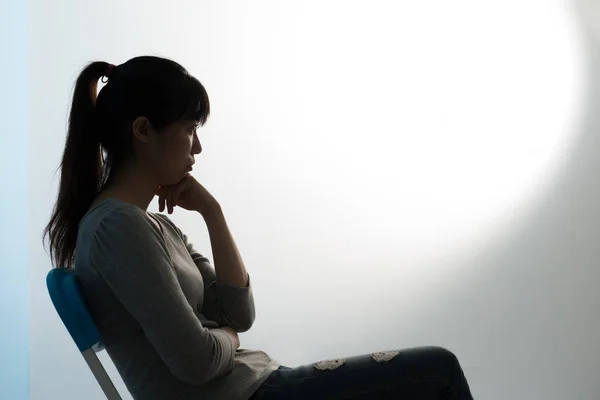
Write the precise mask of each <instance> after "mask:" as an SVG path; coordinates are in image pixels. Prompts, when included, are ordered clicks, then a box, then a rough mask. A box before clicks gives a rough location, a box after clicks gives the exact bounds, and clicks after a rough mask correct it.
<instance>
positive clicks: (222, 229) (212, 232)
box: [202, 205, 249, 288]
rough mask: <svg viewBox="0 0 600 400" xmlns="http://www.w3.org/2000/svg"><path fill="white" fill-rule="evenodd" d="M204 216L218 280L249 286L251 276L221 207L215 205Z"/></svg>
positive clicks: (222, 282) (240, 286) (224, 282)
mask: <svg viewBox="0 0 600 400" xmlns="http://www.w3.org/2000/svg"><path fill="white" fill-rule="evenodd" d="M202 216H203V217H204V221H205V222H206V227H207V228H208V234H209V237H210V244H211V248H212V253H213V258H214V265H215V272H216V274H217V282H218V283H220V284H224V285H229V286H236V287H239V288H245V287H248V283H249V277H248V272H247V271H246V266H245V265H244V261H243V260H242V257H241V255H240V252H239V250H238V248H237V245H236V244H235V240H234V239H233V236H232V235H231V232H230V230H229V227H228V226H227V222H226V220H225V216H224V215H223V212H222V211H221V207H220V206H218V205H215V206H213V207H212V209H211V210H210V211H208V212H205V213H204V215H202Z"/></svg>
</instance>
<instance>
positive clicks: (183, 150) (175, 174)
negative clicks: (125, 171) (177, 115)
mask: <svg viewBox="0 0 600 400" xmlns="http://www.w3.org/2000/svg"><path fill="white" fill-rule="evenodd" d="M197 130H198V123H197V122H196V121H190V120H182V121H177V122H175V123H173V124H171V125H169V126H167V127H166V128H165V129H162V130H160V131H155V130H154V129H153V128H151V127H150V129H149V132H148V134H147V143H145V146H144V148H143V151H142V152H143V159H144V164H145V166H144V167H145V168H147V169H149V170H150V171H152V174H153V175H154V176H155V177H156V180H157V182H158V184H159V185H172V184H175V183H177V182H179V181H180V180H181V179H183V178H184V177H185V175H186V174H187V173H188V172H190V171H191V170H192V165H193V164H194V163H195V160H194V156H195V155H196V154H200V153H201V152H202V145H201V144H200V140H199V139H198V134H197Z"/></svg>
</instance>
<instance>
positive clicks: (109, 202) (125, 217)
mask: <svg viewBox="0 0 600 400" xmlns="http://www.w3.org/2000/svg"><path fill="white" fill-rule="evenodd" d="M143 213H144V211H143V210H142V209H140V208H139V207H136V206H134V205H132V204H129V203H125V202H122V201H120V200H116V199H112V198H106V199H103V200H101V201H99V202H97V203H95V204H94V205H92V207H90V209H89V210H88V212H87V213H86V214H85V215H84V217H83V218H82V219H81V222H80V223H79V231H80V232H81V231H88V232H89V231H96V230H98V229H99V228H100V227H101V226H103V225H107V224H108V225H114V224H118V225H121V224H126V223H131V222H132V221H133V222H135V221H137V222H140V221H143V218H144V215H143Z"/></svg>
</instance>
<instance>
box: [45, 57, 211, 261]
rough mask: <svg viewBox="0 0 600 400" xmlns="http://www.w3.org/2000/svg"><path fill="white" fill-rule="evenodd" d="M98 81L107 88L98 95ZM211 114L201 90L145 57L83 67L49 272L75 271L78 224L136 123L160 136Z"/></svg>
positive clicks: (175, 68) (52, 228) (128, 151)
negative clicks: (181, 122) (54, 269)
mask: <svg viewBox="0 0 600 400" xmlns="http://www.w3.org/2000/svg"><path fill="white" fill-rule="evenodd" d="M102 77H106V78H107V79H108V81H107V83H106V85H105V86H104V87H103V88H102V89H101V90H100V92H99V93H98V92H97V87H98V80H99V79H100V78H102ZM97 93H98V94H97ZM209 113H210V104H209V100H208V94H207V93H206V90H205V89H204V87H203V86H202V84H201V83H200V82H199V81H198V80H197V79H196V78H194V77H193V76H191V75H190V74H189V73H188V72H187V71H186V70H185V69H184V68H183V67H182V66H181V65H179V64H177V63H176V62H174V61H171V60H167V59H164V58H160V57H151V56H144V57H136V58H133V59H131V60H129V61H127V62H126V63H124V64H121V65H118V66H113V65H111V64H108V63H106V62H100V61H97V62H93V63H91V64H89V65H88V66H87V67H85V68H84V69H83V71H82V72H81V74H80V75H79V77H78V78H77V81H76V83H75V88H74V93H73V101H72V104H71V113H70V116H69V127H68V132H67V140H66V144H65V149H64V153H63V158H62V163H61V165H60V186H59V192H58V199H57V201H56V204H55V206H54V211H53V213H52V217H51V218H50V222H49V223H48V225H47V226H46V229H45V230H44V237H45V238H46V237H47V238H48V239H49V244H50V257H51V258H52V261H53V264H54V266H55V267H59V268H61V267H63V268H70V267H73V263H74V259H75V244H76V241H77V233H78V227H79V223H80V221H81V219H82V218H83V216H84V215H85V214H86V212H87V210H88V209H89V207H90V206H91V204H92V202H93V201H94V199H95V197H96V196H97V194H98V193H99V192H100V191H101V190H102V189H103V187H104V185H105V184H106V182H107V180H108V179H109V178H110V177H111V176H112V174H113V173H114V171H117V170H118V169H119V167H120V166H121V165H123V163H124V162H126V161H128V160H129V159H130V158H131V157H132V155H133V140H132V123H133V122H134V121H135V119H137V118H138V117H146V118H147V119H148V120H149V121H150V123H151V124H152V126H153V127H154V128H155V129H157V130H161V129H163V128H166V127H167V126H169V125H170V124H172V123H174V122H176V121H179V120H185V119H188V120H195V121H196V122H198V123H199V124H200V125H203V124H204V123H205V122H206V120H207V118H208V115H209Z"/></svg>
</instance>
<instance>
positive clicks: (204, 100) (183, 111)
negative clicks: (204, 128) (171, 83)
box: [171, 75, 210, 125]
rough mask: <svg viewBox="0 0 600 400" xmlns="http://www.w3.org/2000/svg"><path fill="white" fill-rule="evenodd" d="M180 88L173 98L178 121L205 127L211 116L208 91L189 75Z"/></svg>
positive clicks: (173, 94)
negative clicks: (190, 121)
mask: <svg viewBox="0 0 600 400" xmlns="http://www.w3.org/2000/svg"><path fill="white" fill-rule="evenodd" d="M178 86H179V87H178V88H176V90H175V91H174V92H173V93H172V96H171V103H172V104H173V106H174V110H173V111H174V112H175V114H176V115H177V116H176V119H178V120H182V119H183V120H192V121H196V122H197V123H198V124H200V125H204V124H205V123H206V120H207V119H208V116H209V115H210V102H209V99H208V93H206V89H205V88H204V86H202V84H201V83H200V81H198V79H196V78H194V77H193V76H191V75H187V76H186V77H185V78H184V79H183V80H182V82H181V84H180V85H178Z"/></svg>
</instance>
